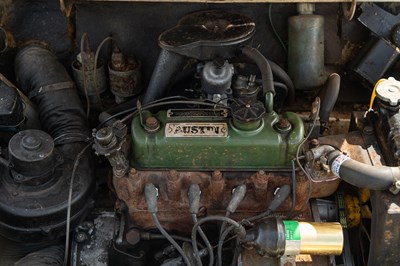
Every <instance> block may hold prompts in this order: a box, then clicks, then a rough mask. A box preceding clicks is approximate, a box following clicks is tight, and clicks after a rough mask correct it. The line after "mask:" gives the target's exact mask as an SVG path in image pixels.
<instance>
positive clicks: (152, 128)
mask: <svg viewBox="0 0 400 266" xmlns="http://www.w3.org/2000/svg"><path fill="white" fill-rule="evenodd" d="M145 126H146V130H147V131H148V132H149V133H154V132H156V131H157V130H158V129H159V128H160V122H159V121H158V120H157V118H155V117H154V116H150V117H148V118H146V122H145Z"/></svg>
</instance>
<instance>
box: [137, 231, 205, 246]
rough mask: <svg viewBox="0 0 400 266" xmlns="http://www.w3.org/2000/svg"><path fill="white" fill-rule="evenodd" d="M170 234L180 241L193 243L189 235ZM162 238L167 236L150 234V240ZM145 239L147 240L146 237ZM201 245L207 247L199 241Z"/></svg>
mask: <svg viewBox="0 0 400 266" xmlns="http://www.w3.org/2000/svg"><path fill="white" fill-rule="evenodd" d="M170 236H171V237H172V238H173V239H175V240H178V241H182V242H188V243H192V239H190V238H188V237H184V236H180V235H171V234H170ZM161 239H166V238H165V236H163V235H162V234H149V238H148V240H161ZM144 240H147V239H146V238H145V239H144ZM199 247H200V248H202V249H203V248H205V246H204V245H202V244H201V243H199Z"/></svg>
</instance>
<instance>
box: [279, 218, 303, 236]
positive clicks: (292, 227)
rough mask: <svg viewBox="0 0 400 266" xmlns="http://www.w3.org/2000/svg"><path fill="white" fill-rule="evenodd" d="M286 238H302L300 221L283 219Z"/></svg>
mask: <svg viewBox="0 0 400 266" xmlns="http://www.w3.org/2000/svg"><path fill="white" fill-rule="evenodd" d="M283 224H284V225H285V237H286V240H301V236H300V227H299V222H298V221H283Z"/></svg>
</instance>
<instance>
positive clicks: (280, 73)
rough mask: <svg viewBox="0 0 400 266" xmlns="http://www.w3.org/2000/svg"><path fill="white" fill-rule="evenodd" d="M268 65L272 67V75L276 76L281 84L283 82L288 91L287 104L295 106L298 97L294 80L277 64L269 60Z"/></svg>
mask: <svg viewBox="0 0 400 266" xmlns="http://www.w3.org/2000/svg"><path fill="white" fill-rule="evenodd" d="M268 63H269V65H270V67H271V70H272V74H273V75H274V78H276V79H278V80H280V81H281V82H283V83H284V84H285V85H286V87H287V89H288V91H287V103H288V104H289V105H290V104H293V103H294V100H295V97H296V92H295V88H294V84H293V81H292V79H291V78H290V77H289V75H288V74H287V73H286V72H285V70H283V68H281V67H280V66H279V65H278V64H276V63H275V62H273V61H271V60H268Z"/></svg>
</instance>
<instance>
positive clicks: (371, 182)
mask: <svg viewBox="0 0 400 266" xmlns="http://www.w3.org/2000/svg"><path fill="white" fill-rule="evenodd" d="M324 151H325V152H326V153H325V154H324ZM322 155H325V156H326V157H327V158H328V164H329V166H330V169H331V170H332V172H333V174H335V175H336V176H338V177H340V178H341V179H342V180H344V181H346V182H347V183H350V184H352V185H353V186H356V187H360V188H367V189H371V190H386V189H389V188H390V187H392V186H393V185H394V184H395V183H396V182H397V181H398V180H400V168H399V167H389V166H373V165H368V164H365V163H361V162H358V161H356V160H353V159H351V158H350V157H349V156H348V155H347V154H345V153H342V152H340V151H338V150H336V149H335V148H333V147H332V146H329V145H321V146H319V147H317V148H314V149H311V150H310V151H308V152H307V154H306V156H307V158H308V159H314V160H318V159H319V157H321V156H322Z"/></svg>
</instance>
